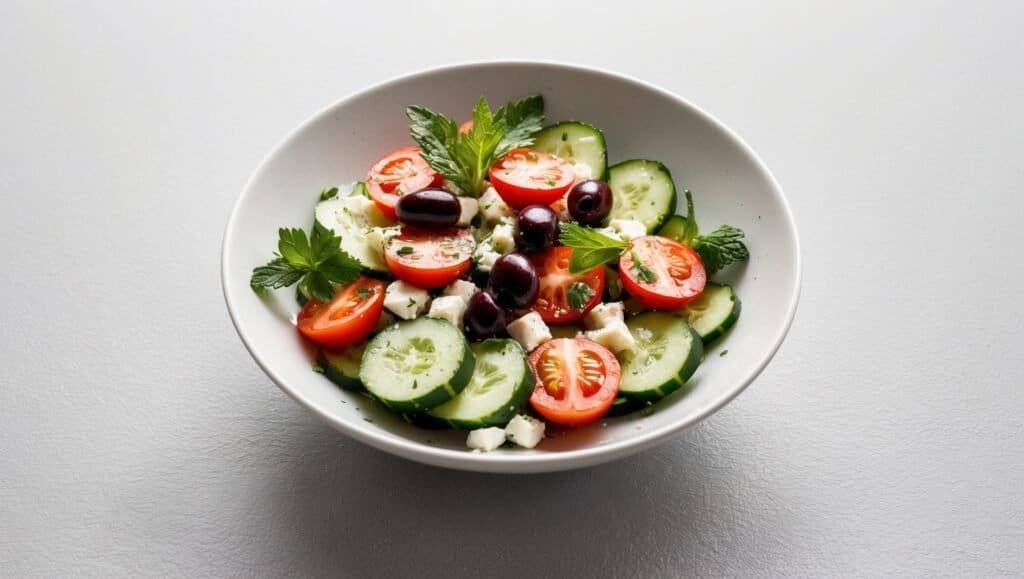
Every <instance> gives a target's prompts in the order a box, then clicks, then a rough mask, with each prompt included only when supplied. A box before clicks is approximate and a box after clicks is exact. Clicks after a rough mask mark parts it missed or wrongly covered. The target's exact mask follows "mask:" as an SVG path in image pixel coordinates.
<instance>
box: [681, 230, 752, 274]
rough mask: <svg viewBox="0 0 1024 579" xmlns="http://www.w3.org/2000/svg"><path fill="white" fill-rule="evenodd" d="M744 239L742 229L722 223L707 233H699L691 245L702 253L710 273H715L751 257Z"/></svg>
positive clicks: (705, 266)
mask: <svg viewBox="0 0 1024 579" xmlns="http://www.w3.org/2000/svg"><path fill="white" fill-rule="evenodd" d="M742 239H743V231H742V230H741V229H739V228H738V227H733V226H732V225H722V226H721V227H719V228H718V229H716V230H714V231H712V232H711V233H709V234H707V235H698V236H697V237H696V239H695V240H694V243H693V245H692V246H691V247H693V248H694V249H695V250H697V253H699V254H700V258H701V260H703V261H704V268H705V269H707V271H708V273H709V274H713V273H718V272H719V271H721V270H722V269H725V268H726V267H727V266H729V265H732V264H733V263H736V262H737V261H744V260H746V259H748V258H749V257H750V252H749V251H748V250H747V246H746V245H744V243H743V241H741V240H742Z"/></svg>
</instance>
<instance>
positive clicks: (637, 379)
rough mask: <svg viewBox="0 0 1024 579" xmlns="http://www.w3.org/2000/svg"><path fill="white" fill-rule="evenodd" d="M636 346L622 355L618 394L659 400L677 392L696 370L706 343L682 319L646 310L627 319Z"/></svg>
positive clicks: (640, 398)
mask: <svg viewBox="0 0 1024 579" xmlns="http://www.w3.org/2000/svg"><path fill="white" fill-rule="evenodd" d="M626 327H628V328H629V332H630V333H631V334H633V338H635V339H636V346H634V347H633V349H632V350H626V351H624V352H622V353H621V354H619V362H620V363H621V364H622V383H621V384H620V385H619V394H620V395H622V396H624V397H626V398H632V399H634V400H658V399H661V398H664V397H665V396H668V395H669V394H671V393H672V392H675V391H676V390H678V389H679V388H681V387H682V386H683V384H685V383H686V381H687V380H688V379H689V378H690V376H692V375H693V373H694V372H695V371H696V370H697V366H698V365H699V364H700V357H701V355H702V354H703V353H704V347H703V342H702V341H701V339H700V335H698V334H697V332H695V331H694V330H693V328H691V327H690V325H689V324H687V323H686V320H684V319H683V318H681V317H679V316H676V315H672V314H669V313H665V312H644V313H642V314H639V315H636V316H633V317H632V318H630V319H629V320H627V321H626Z"/></svg>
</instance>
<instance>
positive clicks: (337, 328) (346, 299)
mask: <svg viewBox="0 0 1024 579" xmlns="http://www.w3.org/2000/svg"><path fill="white" fill-rule="evenodd" d="M383 311H384V283H383V282H381V281H379V280H376V279H372V278H368V277H360V278H359V279H357V280H356V281H354V282H352V283H350V284H348V285H345V286H342V287H340V288H338V291H337V293H335V294H334V297H333V298H331V301H329V302H327V303H324V302H321V301H318V300H309V301H308V302H306V305H305V306H303V307H302V311H300V312H299V317H298V319H297V320H296V325H297V326H298V328H299V332H301V333H302V335H304V336H306V337H307V338H309V339H310V340H313V341H314V342H316V343H317V344H320V345H321V346H327V347H329V348H344V347H346V346H352V345H355V344H358V343H359V342H361V341H363V340H364V339H366V336H369V335H370V332H372V331H373V328H374V326H376V325H377V322H378V321H379V320H380V316H381V314H382V313H383Z"/></svg>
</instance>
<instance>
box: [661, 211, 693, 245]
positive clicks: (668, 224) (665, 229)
mask: <svg viewBox="0 0 1024 579" xmlns="http://www.w3.org/2000/svg"><path fill="white" fill-rule="evenodd" d="M685 233H686V217H683V216H682V215H671V216H669V218H668V219H667V220H666V221H665V224H664V225H662V226H661V229H659V230H658V235H660V236H662V237H667V238H669V239H674V240H676V241H678V242H679V243H683V242H684V241H683V240H684V239H686V235H685Z"/></svg>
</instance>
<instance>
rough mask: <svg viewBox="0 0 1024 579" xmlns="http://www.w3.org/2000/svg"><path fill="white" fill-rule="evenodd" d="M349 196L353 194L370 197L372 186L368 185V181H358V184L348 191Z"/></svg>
mask: <svg viewBox="0 0 1024 579" xmlns="http://www.w3.org/2000/svg"><path fill="white" fill-rule="evenodd" d="M348 195H349V197H351V196H353V195H362V196H363V197H366V198H367V199H371V197H370V188H369V187H367V186H366V181H356V184H355V185H354V186H353V187H352V190H351V191H349V193H348Z"/></svg>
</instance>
